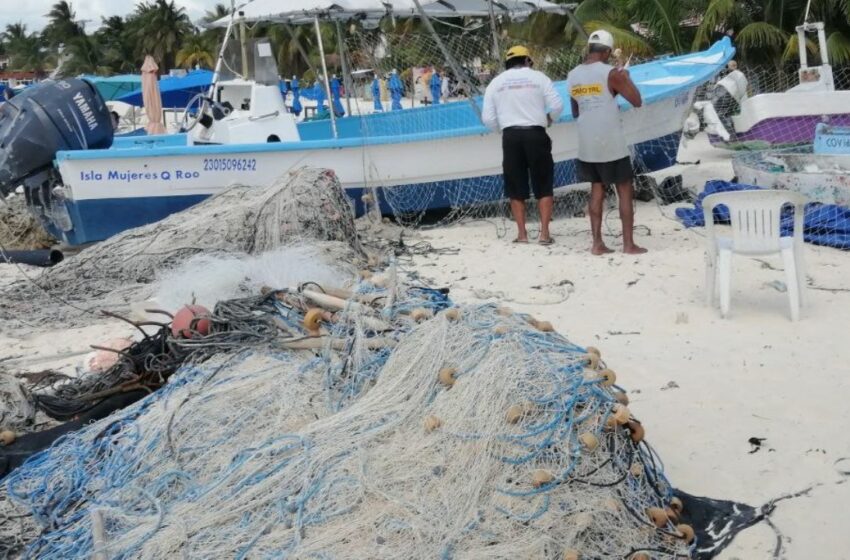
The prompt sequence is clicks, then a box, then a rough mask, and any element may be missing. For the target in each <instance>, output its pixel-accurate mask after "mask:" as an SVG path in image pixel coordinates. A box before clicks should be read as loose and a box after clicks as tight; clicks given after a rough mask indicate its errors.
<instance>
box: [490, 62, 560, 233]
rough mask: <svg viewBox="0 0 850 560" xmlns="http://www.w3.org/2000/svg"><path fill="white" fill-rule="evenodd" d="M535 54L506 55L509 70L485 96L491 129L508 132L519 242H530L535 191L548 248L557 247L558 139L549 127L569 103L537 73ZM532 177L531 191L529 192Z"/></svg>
mask: <svg viewBox="0 0 850 560" xmlns="http://www.w3.org/2000/svg"><path fill="white" fill-rule="evenodd" d="M533 65H534V63H533V61H532V60H531V55H530V53H529V51H528V49H527V48H525V47H520V46H517V47H512V48H511V49H509V50H508V52H507V55H506V56H505V68H506V70H505V71H504V72H502V73H501V74H499V75H498V76H496V78H494V79H493V81H492V82H490V85H488V86H487V91H486V92H485V93H484V109H483V110H482V112H481V120H482V121H483V122H484V125H485V126H486V127H487V128H490V129H491V130H501V131H502V172H503V174H504V179H505V196H507V197H508V198H509V199H510V201H511V213H512V214H513V217H514V221H515V222H516V225H517V237H516V239H515V240H514V242H515V243H527V242H528V233H527V232H526V229H525V201H526V200H528V197H529V196H530V191H531V190H533V191H534V197H535V198H536V199H537V206H538V208H539V209H540V238H539V240H538V241H539V242H540V244H542V245H551V244H552V236H551V235H550V234H549V222H550V221H551V220H552V207H553V205H554V199H553V197H552V190H553V187H554V180H555V162H554V161H553V159H552V140H551V139H550V138H549V135H548V134H546V127H547V126H549V125H550V124H551V123H552V122H554V121H556V120H558V117H559V116H560V115H561V112H562V111H563V110H564V102H563V100H562V99H561V96H560V95H558V92H556V91H555V88H554V86H553V85H552V80H550V79H549V78H548V77H547V76H546V75H545V74H544V73H543V72H538V71H537V70H532V66H533ZM529 178H530V180H531V188H530V189H529Z"/></svg>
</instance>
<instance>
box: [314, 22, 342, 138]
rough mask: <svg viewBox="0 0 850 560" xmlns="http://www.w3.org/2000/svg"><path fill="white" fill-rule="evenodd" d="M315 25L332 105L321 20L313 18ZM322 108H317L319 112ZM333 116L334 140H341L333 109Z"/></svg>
mask: <svg viewBox="0 0 850 560" xmlns="http://www.w3.org/2000/svg"><path fill="white" fill-rule="evenodd" d="M313 25H314V27H315V28H316V40H317V41H319V56H320V57H321V58H322V81H324V82H325V93H326V94H327V95H328V103H332V101H331V99H332V98H331V83H330V81H329V80H328V64H327V62H326V61H325V45H324V43H322V28H321V27H319V18H318V17H315V18H313ZM319 109H321V107H319V108H317V109H316V110H317V111H318V110H319ZM330 114H331V130H332V131H333V134H334V138H339V134H338V133H337V130H336V115H334V111H333V107H331V109H330Z"/></svg>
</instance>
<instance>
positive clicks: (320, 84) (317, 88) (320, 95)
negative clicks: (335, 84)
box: [313, 76, 328, 118]
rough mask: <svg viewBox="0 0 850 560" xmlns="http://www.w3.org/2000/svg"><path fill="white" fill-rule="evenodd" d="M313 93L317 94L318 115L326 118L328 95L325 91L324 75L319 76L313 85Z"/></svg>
mask: <svg viewBox="0 0 850 560" xmlns="http://www.w3.org/2000/svg"><path fill="white" fill-rule="evenodd" d="M313 94H314V95H315V96H316V117H317V118H324V116H327V115H325V113H327V111H328V108H327V107H326V105H325V102H326V101H327V99H328V95H327V93H325V87H324V78H323V77H321V76H319V79H318V80H316V83H315V85H313Z"/></svg>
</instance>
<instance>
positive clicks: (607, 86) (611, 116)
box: [567, 30, 646, 255]
mask: <svg viewBox="0 0 850 560" xmlns="http://www.w3.org/2000/svg"><path fill="white" fill-rule="evenodd" d="M587 47H588V52H587V56H586V58H585V59H584V62H582V63H581V64H579V65H578V66H576V67H575V68H573V69H572V71H570V73H569V74H568V75H567V82H568V83H569V85H570V103H571V105H572V111H573V118H575V119H576V121H577V125H578V165H577V171H578V178H579V181H582V182H587V183H590V184H591V187H590V204H589V207H588V214H590V232H591V236H592V238H593V241H592V245H591V248H590V252H591V253H593V254H594V255H604V254H606V253H611V252H612V251H611V249H609V248H608V247H606V246H605V242H604V241H603V240H602V207H603V205H604V203H605V187H606V185H616V187H617V196H618V198H619V199H620V221H621V222H622V223H623V252H624V253H627V254H632V255H636V254H640V253H645V252H646V249H644V248H642V247H638V246H637V245H636V244H635V241H634V219H635V209H634V186H633V183H632V180H633V179H634V171H633V169H632V160H631V157H630V153H629V146H628V144H626V135H625V131H624V130H623V122H622V119H621V118H620V105H619V103H618V102H617V96H622V97H623V98H624V99H625V100H626V101H628V102H629V103H631V105H632V106H633V107H640V106H641V105H642V104H643V100H642V99H641V96H640V92H639V91H638V89H637V87H636V86H635V84H634V82H632V79H631V78H630V77H629V72H628V69H627V68H617V67H614V66H611V65H610V64H608V61H609V60H610V59H611V54H612V52H613V50H614V36H613V35H611V34H610V33H609V32H607V31H605V30H598V31H594V32H593V33H591V34H590V37H589V38H588V40H587ZM627 65H628V63H627Z"/></svg>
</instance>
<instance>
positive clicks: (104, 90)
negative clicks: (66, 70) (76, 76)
mask: <svg viewBox="0 0 850 560" xmlns="http://www.w3.org/2000/svg"><path fill="white" fill-rule="evenodd" d="M83 79H84V80H86V81H88V82H91V83H93V84H94V87H96V88H97V91H99V92H100V95H101V96H103V99H104V100H106V101H114V100H116V99H118V98H120V97H122V96H124V95H127V94H129V93H132V92H134V91H136V90H137V89H139V88H141V87H142V77H141V76H140V75H138V74H122V75H120V76H109V77H103V76H83Z"/></svg>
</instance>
